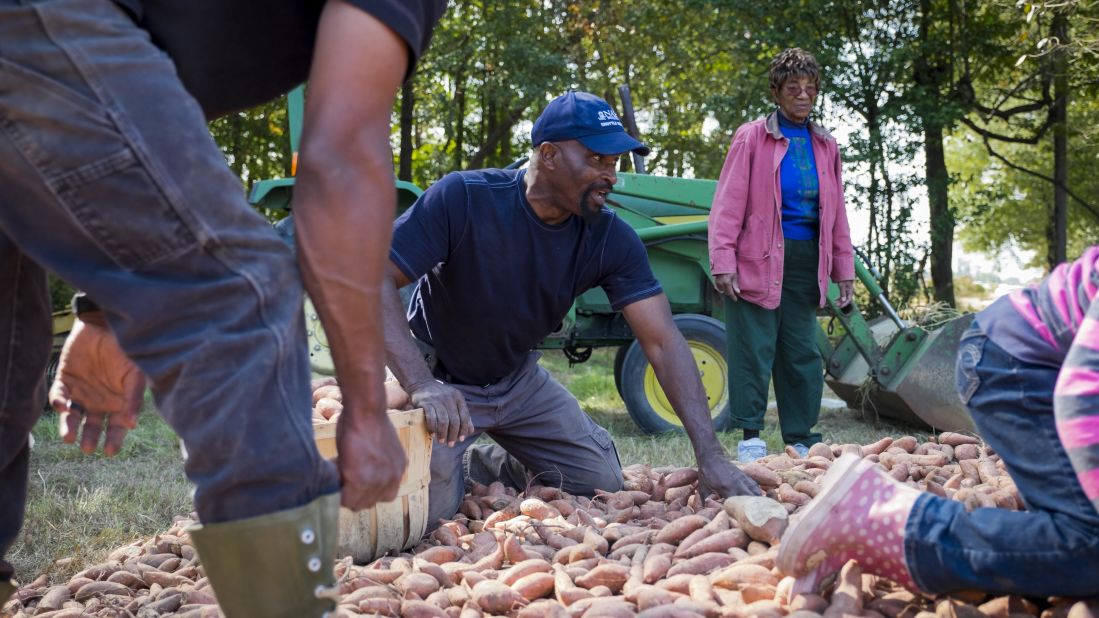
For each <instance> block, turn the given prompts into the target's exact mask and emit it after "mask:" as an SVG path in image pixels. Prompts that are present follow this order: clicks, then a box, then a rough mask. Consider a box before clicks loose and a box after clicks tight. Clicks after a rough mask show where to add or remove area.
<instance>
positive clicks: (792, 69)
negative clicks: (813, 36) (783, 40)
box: [770, 47, 820, 91]
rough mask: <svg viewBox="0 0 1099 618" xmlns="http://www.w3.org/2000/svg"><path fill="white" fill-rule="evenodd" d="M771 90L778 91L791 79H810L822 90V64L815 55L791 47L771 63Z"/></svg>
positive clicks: (780, 53)
mask: <svg viewBox="0 0 1099 618" xmlns="http://www.w3.org/2000/svg"><path fill="white" fill-rule="evenodd" d="M770 77H771V90H773V91H774V90H778V89H779V88H782V85H783V84H784V83H786V80H787V79H789V78H791V77H808V78H810V79H812V80H813V84H814V85H815V86H816V87H817V88H820V64H819V63H817V59H816V58H814V57H813V54H810V53H809V52H807V51H805V50H804V49H801V48H800V47H791V48H789V49H784V50H782V51H781V52H779V54H778V55H777V56H775V58H774V60H772V61H771V71H770Z"/></svg>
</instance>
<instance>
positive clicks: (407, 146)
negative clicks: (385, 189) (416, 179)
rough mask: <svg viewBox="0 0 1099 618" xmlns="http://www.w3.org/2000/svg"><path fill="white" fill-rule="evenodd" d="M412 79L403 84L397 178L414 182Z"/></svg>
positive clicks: (414, 103) (413, 103)
mask: <svg viewBox="0 0 1099 618" xmlns="http://www.w3.org/2000/svg"><path fill="white" fill-rule="evenodd" d="M414 97H415V94H414V93H413V92H412V80H408V81H406V82H405V83H404V85H403V86H401V153H400V157H399V164H398V166H397V178H399V179H401V180H404V181H406V182H412V150H413V147H412V118H413V116H412V112H413V110H414V109H415V105H416V102H415V98H414Z"/></svg>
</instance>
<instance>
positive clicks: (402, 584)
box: [393, 573, 439, 599]
mask: <svg viewBox="0 0 1099 618" xmlns="http://www.w3.org/2000/svg"><path fill="white" fill-rule="evenodd" d="M393 585H395V586H396V587H397V589H398V590H400V591H401V592H412V593H415V594H416V596H418V597H420V598H421V599H425V598H427V596H428V595H430V594H431V593H433V592H435V591H436V590H438V589H439V581H438V580H437V579H435V578H434V577H433V576H431V575H428V574H427V573H406V574H404V575H402V576H401V577H400V578H398V579H397V581H395V582H393Z"/></svg>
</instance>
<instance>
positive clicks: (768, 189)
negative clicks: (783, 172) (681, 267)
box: [709, 113, 855, 309]
mask: <svg viewBox="0 0 1099 618" xmlns="http://www.w3.org/2000/svg"><path fill="white" fill-rule="evenodd" d="M809 129H810V134H811V135H812V141H813V156H814V157H815V158H816V162H817V176H818V178H819V180H820V238H819V240H820V263H819V265H818V266H817V280H818V281H819V282H820V304H821V306H823V305H824V301H825V296H826V294H827V293H828V279H829V277H831V279H832V280H833V281H847V280H850V279H854V278H855V262H854V257H853V255H852V254H853V250H852V247H851V230H850V228H849V227H848V226H847V212H846V210H845V209H844V205H843V176H842V172H843V169H842V164H841V162H840V155H839V148H838V147H837V145H836V140H835V138H833V137H832V136H831V134H829V133H828V132H827V131H825V130H824V129H823V128H822V127H820V126H818V125H816V124H814V123H809ZM789 145H790V142H789V140H787V139H786V138H785V137H783V136H782V133H781V132H780V131H779V128H778V117H777V116H776V114H775V113H772V114H771V115H770V116H767V117H766V118H760V119H759V120H753V121H752V122H749V123H746V124H743V125H741V126H740V127H739V128H738V129H737V131H736V135H734V136H733V143H732V146H730V148H729V155H728V156H727V157H726V158H725V166H724V167H723V168H722V169H721V177H720V178H719V179H718V181H717V191H716V192H715V193H714V203H713V206H712V207H711V209H710V225H709V241H710V271H711V272H712V273H713V274H714V275H720V274H728V273H736V274H737V283H738V284H739V286H740V291H741V294H742V295H743V297H744V299H745V300H747V301H750V302H752V303H755V304H757V305H759V306H761V307H763V308H765V309H774V308H776V307H778V305H779V299H780V298H781V297H782V266H783V253H782V243H783V238H782V215H781V213H782V188H781V187H782V183H781V182H780V180H779V164H780V163H782V158H783V157H784V156H785V155H786V149H787V148H788V147H789Z"/></svg>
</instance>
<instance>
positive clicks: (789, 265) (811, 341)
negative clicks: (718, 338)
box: [725, 239, 824, 446]
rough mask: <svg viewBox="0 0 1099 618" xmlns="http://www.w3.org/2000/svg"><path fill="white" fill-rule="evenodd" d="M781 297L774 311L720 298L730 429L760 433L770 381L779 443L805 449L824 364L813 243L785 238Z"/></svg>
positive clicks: (811, 440) (812, 436) (814, 437)
mask: <svg viewBox="0 0 1099 618" xmlns="http://www.w3.org/2000/svg"><path fill="white" fill-rule="evenodd" d="M784 243H785V245H786V246H785V249H784V256H785V266H784V267H783V274H782V298H781V300H780V301H779V306H778V308H777V309H764V308H763V307H760V306H759V305H755V304H752V303H749V302H747V301H744V300H739V301H736V302H732V301H729V300H726V302H725V306H726V316H727V320H728V328H727V330H726V336H727V337H728V341H729V354H730V358H729V376H730V384H729V393H730V394H729V406H730V408H731V413H732V421H733V422H732V425H733V426H736V427H741V428H743V429H763V415H764V413H765V412H766V411H767V385H768V383H769V381H770V380H769V378H773V379H774V382H775V399H776V400H777V403H778V420H779V426H780V427H781V428H782V441H783V442H785V443H786V444H794V443H797V442H800V443H801V444H804V445H805V446H810V445H812V444H815V443H817V442H820V440H821V435H820V434H819V433H816V432H814V431H813V426H814V425H816V424H817V418H818V417H819V416H820V398H821V394H822V392H823V390H824V365H823V362H822V360H821V357H820V352H819V351H818V350H817V345H816V342H817V329H818V328H820V327H819V326H818V324H817V306H818V304H819V302H820V287H819V284H818V282H817V260H818V256H819V253H818V252H819V249H818V248H817V241H815V240H789V239H787V240H785V241H784Z"/></svg>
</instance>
